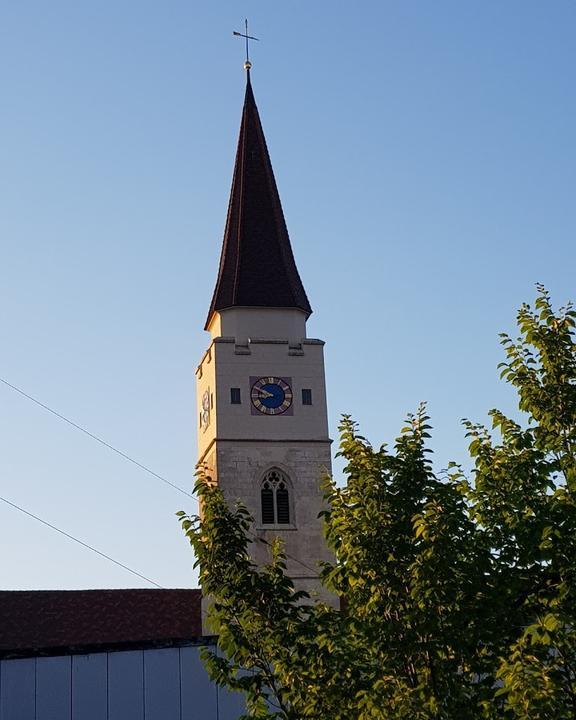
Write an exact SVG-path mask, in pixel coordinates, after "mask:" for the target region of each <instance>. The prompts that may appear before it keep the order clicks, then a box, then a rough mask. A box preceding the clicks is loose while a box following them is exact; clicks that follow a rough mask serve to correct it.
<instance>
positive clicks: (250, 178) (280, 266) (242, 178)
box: [206, 74, 312, 325]
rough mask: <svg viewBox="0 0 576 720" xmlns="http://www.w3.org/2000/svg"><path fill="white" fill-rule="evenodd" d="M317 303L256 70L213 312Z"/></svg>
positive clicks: (306, 306)
mask: <svg viewBox="0 0 576 720" xmlns="http://www.w3.org/2000/svg"><path fill="white" fill-rule="evenodd" d="M238 306H243V307H281V308H286V307H288V308H299V309H300V310H303V311H304V312H306V313H308V314H310V313H311V312H312V309H311V307H310V303H309V302H308V298H307V297H306V292H305V291H304V286H303V285H302V281H301V280H300V276H299V275H298V270H297V268H296V263H295V262H294V256H293V254H292V248H291V246H290V238H289V237H288V230H287V229H286V223H285V221H284V213H283V212H282V205H281V204H280V196H279V195H278V189H277V187H276V181H275V180H274V173H273V171H272V164H271V162H270V156H269V155H268V149H267V147H266V140H265V139H264V132H263V130H262V125H261V123H260V117H259V115H258V108H257V107H256V102H255V100H254V94H253V92H252V85H251V83H250V75H249V74H248V81H247V84H246V96H245V99H244V109H243V112H242V123H241V125H240V137H239V139H238V150H237V152H236V164H235V166H234V176H233V179H232V190H231V193H230V203H229V205H228V217H227V219H226V229H225V231H224V242H223V245H222V255H221V257H220V268H219V271H218V279H217V281H216V288H215V290H214V296H213V298H212V303H211V305H210V312H209V314H208V320H207V323H206V325H208V322H209V321H210V319H211V317H212V313H213V312H214V311H216V310H223V309H225V308H230V307H238Z"/></svg>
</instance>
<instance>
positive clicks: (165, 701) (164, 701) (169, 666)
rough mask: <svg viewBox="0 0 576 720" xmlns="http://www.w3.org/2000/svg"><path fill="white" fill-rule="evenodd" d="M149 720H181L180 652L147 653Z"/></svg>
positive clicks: (145, 670) (145, 692)
mask: <svg viewBox="0 0 576 720" xmlns="http://www.w3.org/2000/svg"><path fill="white" fill-rule="evenodd" d="M144 703H145V708H146V720H180V651H179V649H178V648H169V649H166V650H147V651H146V652H145V653H144Z"/></svg>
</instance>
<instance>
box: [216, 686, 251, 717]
mask: <svg viewBox="0 0 576 720" xmlns="http://www.w3.org/2000/svg"><path fill="white" fill-rule="evenodd" d="M245 712H246V705H245V704H244V696H243V695H242V693H237V692H231V691H230V690H227V689H226V688H221V687H219V688H218V720H238V718H239V717H240V715H242V714H243V713H245Z"/></svg>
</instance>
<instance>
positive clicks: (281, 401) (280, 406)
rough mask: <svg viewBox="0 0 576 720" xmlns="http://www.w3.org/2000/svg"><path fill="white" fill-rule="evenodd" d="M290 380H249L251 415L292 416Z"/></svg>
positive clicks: (255, 378)
mask: <svg viewBox="0 0 576 720" xmlns="http://www.w3.org/2000/svg"><path fill="white" fill-rule="evenodd" d="M291 380H292V378H285V377H275V376H274V375H267V376H265V377H251V378H250V400H251V401H252V414H253V415H258V414H262V415H284V414H286V413H287V414H288V415H291V414H292V399H293V394H292V388H291V386H290V382H291Z"/></svg>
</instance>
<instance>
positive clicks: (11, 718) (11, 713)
mask: <svg viewBox="0 0 576 720" xmlns="http://www.w3.org/2000/svg"><path fill="white" fill-rule="evenodd" d="M0 673H1V676H2V677H1V678H0V691H1V695H0V718H1V719H2V720H35V717H34V716H35V714H36V696H35V687H36V660H35V659H34V658H31V659H29V660H28V659H27V660H2V662H1V663H0Z"/></svg>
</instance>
